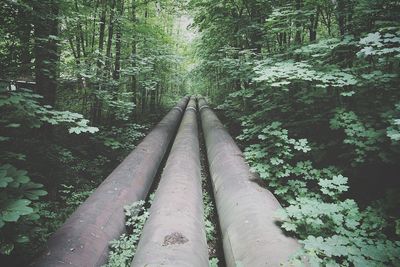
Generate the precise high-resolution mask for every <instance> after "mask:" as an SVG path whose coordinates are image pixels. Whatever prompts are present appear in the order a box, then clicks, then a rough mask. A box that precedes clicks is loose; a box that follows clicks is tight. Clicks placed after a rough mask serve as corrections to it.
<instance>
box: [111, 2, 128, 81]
mask: <svg viewBox="0 0 400 267" xmlns="http://www.w3.org/2000/svg"><path fill="white" fill-rule="evenodd" d="M124 2H125V0H119V4H118V5H117V7H118V14H119V16H118V19H117V21H116V22H117V24H116V26H117V27H116V36H115V63H114V73H113V79H114V80H119V78H120V70H121V46H122V21H121V19H122V16H123V14H124Z"/></svg>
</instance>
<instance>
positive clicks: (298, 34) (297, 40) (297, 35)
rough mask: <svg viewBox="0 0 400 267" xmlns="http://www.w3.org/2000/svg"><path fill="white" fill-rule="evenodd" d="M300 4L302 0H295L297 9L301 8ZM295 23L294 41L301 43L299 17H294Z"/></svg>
mask: <svg viewBox="0 0 400 267" xmlns="http://www.w3.org/2000/svg"><path fill="white" fill-rule="evenodd" d="M301 6H302V0H296V10H297V11H300V10H301ZM295 25H296V35H295V37H294V42H295V43H296V44H298V45H300V44H301V30H300V27H301V24H300V21H299V18H296V22H295Z"/></svg>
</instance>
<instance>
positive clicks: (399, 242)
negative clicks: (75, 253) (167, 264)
mask: <svg viewBox="0 0 400 267" xmlns="http://www.w3.org/2000/svg"><path fill="white" fill-rule="evenodd" d="M186 95H187V96H203V97H206V98H207V100H208V102H209V103H210V106H212V107H213V108H214V110H215V111H216V113H217V114H218V117H219V118H220V119H221V121H222V122H223V124H224V125H225V126H226V128H227V129H228V131H229V133H230V134H231V135H232V137H233V138H234V139H235V141H236V143H237V144H238V145H239V147H240V148H241V150H242V151H243V154H244V157H245V160H246V162H247V163H248V164H249V165H250V169H251V171H252V172H253V173H255V174H256V175H258V176H259V177H260V178H261V180H262V181H261V182H262V185H263V186H264V187H265V188H267V189H268V190H269V191H271V192H272V193H273V194H274V196H275V197H276V198H277V199H278V200H279V203H280V204H281V205H282V209H280V210H279V211H278V212H277V213H276V216H277V217H278V218H279V220H280V224H279V227H280V228H281V229H282V231H283V232H284V233H285V234H286V235H288V236H291V237H294V238H296V239H297V240H298V242H299V243H300V244H301V245H302V248H301V249H300V250H299V251H298V252H296V254H294V255H293V257H292V258H291V264H292V265H293V266H302V258H303V257H306V258H307V259H308V260H307V261H308V262H309V264H310V266H355V267H357V266H360V267H368V266H400V208H399V206H400V178H399V173H400V164H399V162H400V1H399V0H90V1H87V0H1V4H0V112H1V117H0V147H1V148H0V265H1V266H28V265H29V263H30V262H32V261H33V259H34V258H37V256H38V255H39V254H41V253H42V251H43V249H44V247H45V244H46V242H47V240H48V238H49V237H50V236H51V235H52V233H54V232H55V231H56V230H57V229H58V228H59V227H60V226H61V225H62V224H63V223H64V222H65V220H66V219H67V218H68V217H69V216H70V215H71V214H72V213H73V212H74V210H75V209H76V208H77V207H78V206H79V205H80V204H82V203H83V202H84V201H85V200H86V199H87V198H88V197H89V196H90V195H91V194H92V193H93V192H94V190H95V189H96V188H97V187H98V186H99V185H100V184H101V182H102V181H103V180H104V179H105V178H106V177H107V176H108V175H109V174H110V173H111V172H112V171H113V170H114V169H115V168H116V167H117V166H118V164H119V163H120V162H121V161H122V160H123V159H124V158H126V157H127V155H128V154H129V153H130V152H131V151H132V150H133V149H134V148H135V147H136V146H137V145H138V144H139V142H140V141H141V140H142V139H143V138H144V137H145V136H146V135H147V134H148V133H149V132H150V131H151V129H152V128H153V127H154V126H155V125H156V124H157V123H158V122H159V121H160V120H161V119H162V117H163V116H164V115H165V114H166V113H167V112H168V110H170V109H171V108H172V107H174V105H175V103H177V102H178V101H179V100H180V99H181V98H182V97H184V96H186ZM200 143H201V144H200V145H201V146H202V141H200ZM201 153H204V152H201ZM202 165H203V163H202ZM207 186H210V185H209V184H208V185H207ZM203 190H204V188H203ZM206 191H207V190H206ZM203 193H204V195H203V200H204V203H203V204H204V206H205V208H204V210H205V211H204V213H205V217H207V216H209V215H210V214H211V215H210V216H211V217H212V216H214V218H211V217H210V218H211V219H207V218H206V222H205V224H206V237H207V242H208V243H214V246H215V243H218V242H219V241H218V242H217V241H216V240H218V239H220V238H221V237H218V235H219V234H218V228H219V227H218V219H216V218H215V216H216V215H215V214H214V215H212V214H213V213H216V211H215V207H214V204H213V203H212V202H213V201H214V200H213V197H212V193H210V192H203ZM150 199H151V197H150ZM146 201H147V200H146ZM150 202H151V201H150ZM131 204H132V206H130V209H131V211H132V210H135V212H133V215H132V214H130V213H129V209H127V210H126V212H127V214H126V216H127V217H129V216H132V217H131V218H130V219H128V220H127V222H126V223H127V226H129V227H128V228H129V229H130V231H128V232H129V233H126V234H124V235H123V236H121V238H120V239H118V240H117V239H116V240H114V241H111V243H110V247H111V250H110V256H109V259H108V262H107V265H105V266H130V263H131V261H132V258H133V256H134V255H135V247H136V245H137V242H138V239H139V236H140V233H141V229H142V228H143V225H144V223H145V221H146V218H147V217H148V211H147V208H146V207H147V206H148V205H149V204H148V203H145V204H144V202H140V203H131ZM254 205H257V203H254ZM128 213H129V214H130V215H129V214H128ZM131 213H132V212H131ZM132 225H137V226H134V229H132ZM135 227H136V228H135ZM249 249H250V248H249ZM217 250H218V249H217ZM209 254H210V262H209V264H210V266H225V265H224V261H223V259H222V258H223V256H221V255H211V254H213V253H210V252H209ZM214 254H221V252H218V251H217V253H214ZM3 263H4V264H3ZM237 266H242V265H239V264H238V265H237ZM246 267H247V266H246ZM249 267H250V266H249ZM251 267H252V266H251Z"/></svg>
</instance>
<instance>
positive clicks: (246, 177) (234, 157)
mask: <svg viewBox="0 0 400 267" xmlns="http://www.w3.org/2000/svg"><path fill="white" fill-rule="evenodd" d="M199 107H200V108H199V110H200V111H201V112H200V117H201V123H202V127H203V133H204V138H205V143H206V150H207V158H208V161H209V168H210V175H211V180H212V185H213V191H214V196H215V202H216V206H217V211H218V217H219V221H220V226H221V233H222V238H223V248H224V255H225V260H226V264H227V266H228V267H234V266H238V265H240V266H245V267H247V266H248V267H252V266H281V264H285V263H287V261H288V260H289V259H290V257H291V256H292V255H293V254H294V253H295V252H296V251H297V250H298V249H300V248H301V247H300V245H299V243H298V242H297V240H295V239H293V238H290V237H287V236H286V235H285V234H284V233H283V232H282V230H281V229H280V227H279V226H278V225H277V220H276V218H275V211H276V210H277V209H279V208H281V206H280V204H279V202H278V200H277V199H276V198H275V197H274V196H273V195H272V193H271V192H270V191H268V190H267V189H265V188H263V187H261V186H260V185H258V184H257V183H256V182H255V180H256V179H258V177H256V176H255V175H254V174H253V173H251V172H250V168H249V166H248V164H247V163H246V162H245V160H244V157H243V154H242V152H241V151H240V149H239V148H238V146H237V145H236V144H235V142H234V140H233V139H232V137H231V136H230V135H229V133H228V132H227V130H226V129H225V128H224V127H223V125H222V123H221V122H220V121H219V119H218V118H217V116H216V115H215V114H214V112H213V111H212V110H211V109H210V108H205V107H208V106H207V103H206V102H205V100H204V99H200V100H199Z"/></svg>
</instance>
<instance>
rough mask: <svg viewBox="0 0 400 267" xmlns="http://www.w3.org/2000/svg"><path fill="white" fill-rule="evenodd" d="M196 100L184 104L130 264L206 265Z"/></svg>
mask: <svg viewBox="0 0 400 267" xmlns="http://www.w3.org/2000/svg"><path fill="white" fill-rule="evenodd" d="M196 112H197V111H196V101H195V99H194V98H192V99H191V100H190V102H189V104H188V107H187V108H186V112H185V115H184V117H183V119H182V123H181V125H180V127H179V130H178V133H177V136H176V138H175V142H174V144H173V146H172V149H171V152H170V154H169V157H168V160H167V163H166V166H165V168H164V171H163V173H162V176H161V180H160V184H159V185H158V189H157V191H156V193H155V198H154V200H153V203H152V205H151V208H150V216H149V218H148V220H147V222H146V224H145V226H144V228H143V231H142V235H141V238H140V241H139V244H138V248H137V250H136V254H135V257H134V259H133V262H132V265H131V266H133V267H139V266H140V267H143V266H147V267H156V266H174V267H175V266H177V267H179V266H191V267H208V265H209V263H208V248H207V243H206V236H205V228H204V221H203V201H202V191H201V175H200V152H199V141H198V128H197V120H196Z"/></svg>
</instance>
